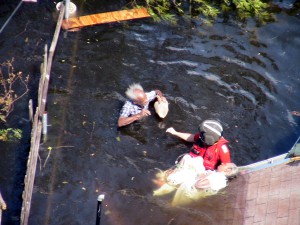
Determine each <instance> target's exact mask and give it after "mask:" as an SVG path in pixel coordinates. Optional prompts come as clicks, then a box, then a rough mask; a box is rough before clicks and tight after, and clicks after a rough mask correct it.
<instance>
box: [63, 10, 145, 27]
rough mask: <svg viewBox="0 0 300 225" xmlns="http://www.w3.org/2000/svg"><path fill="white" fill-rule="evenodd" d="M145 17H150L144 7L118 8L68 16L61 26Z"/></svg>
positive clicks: (78, 25)
mask: <svg viewBox="0 0 300 225" xmlns="http://www.w3.org/2000/svg"><path fill="white" fill-rule="evenodd" d="M147 17H150V14H149V13H148V11H147V9H146V8H138V9H128V10H120V11H114V12H106V13H98V14H92V15H87V16H80V17H73V18H69V19H68V20H63V22H62V28H63V29H65V30H68V29H74V28H80V27H85V26H92V25H96V24H104V23H112V22H119V21H124V20H132V19H140V18H147Z"/></svg>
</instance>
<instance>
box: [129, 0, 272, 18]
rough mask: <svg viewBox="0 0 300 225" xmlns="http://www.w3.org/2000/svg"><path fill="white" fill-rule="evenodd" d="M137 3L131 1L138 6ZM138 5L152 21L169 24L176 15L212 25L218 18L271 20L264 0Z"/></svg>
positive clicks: (163, 0) (150, 0) (157, 0)
mask: <svg viewBox="0 0 300 225" xmlns="http://www.w3.org/2000/svg"><path fill="white" fill-rule="evenodd" d="M137 2H138V1H136V0H134V1H132V3H133V4H136V5H138V3H137ZM139 4H141V5H144V4H146V7H147V8H148V11H149V13H150V15H151V16H152V17H153V19H154V20H156V21H161V20H165V21H168V22H171V23H176V21H177V20H176V15H178V14H179V15H182V16H184V17H186V16H189V17H191V18H199V19H201V20H202V21H203V22H205V23H212V22H213V21H215V19H216V18H217V17H218V16H223V18H228V16H233V17H235V18H237V19H239V20H245V19H247V18H250V17H252V18H255V19H256V21H257V22H259V23H264V22H266V21H270V20H273V15H272V13H271V12H270V11H269V8H270V5H269V3H267V2H266V1H264V0H188V1H184V0H146V1H145V2H144V1H139Z"/></svg>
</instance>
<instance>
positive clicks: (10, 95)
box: [0, 59, 29, 141]
mask: <svg viewBox="0 0 300 225" xmlns="http://www.w3.org/2000/svg"><path fill="white" fill-rule="evenodd" d="M13 61H14V59H12V60H10V61H7V62H4V63H2V64H0V125H1V126H4V125H5V124H6V122H7V118H8V116H9V115H10V114H11V112H12V111H13V110H14V104H15V103H16V102H17V101H18V100H20V99H21V98H22V97H23V96H25V94H26V93H27V92H28V91H29V89H28V82H29V76H27V77H25V78H23V74H22V72H17V73H15V71H14V68H13V64H12V63H13ZM21 137H22V131H21V130H19V129H14V128H6V129H0V140H1V141H9V140H15V139H20V138H21Z"/></svg>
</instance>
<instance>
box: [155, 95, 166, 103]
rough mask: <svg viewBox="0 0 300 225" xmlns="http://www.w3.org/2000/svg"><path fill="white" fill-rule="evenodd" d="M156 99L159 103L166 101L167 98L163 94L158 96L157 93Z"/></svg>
mask: <svg viewBox="0 0 300 225" xmlns="http://www.w3.org/2000/svg"><path fill="white" fill-rule="evenodd" d="M156 98H157V101H158V102H159V103H161V102H167V99H166V98H165V97H164V96H159V95H157V97H156Z"/></svg>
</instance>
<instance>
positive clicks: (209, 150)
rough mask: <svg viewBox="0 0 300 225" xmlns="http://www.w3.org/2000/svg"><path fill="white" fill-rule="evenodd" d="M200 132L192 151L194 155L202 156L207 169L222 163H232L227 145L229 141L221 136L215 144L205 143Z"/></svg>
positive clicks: (195, 138)
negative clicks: (200, 137)
mask: <svg viewBox="0 0 300 225" xmlns="http://www.w3.org/2000/svg"><path fill="white" fill-rule="evenodd" d="M199 136H200V133H198V134H195V136H194V141H195V143H194V145H193V148H192V150H191V151H190V153H189V154H190V155H191V156H192V157H197V156H202V158H203V164H204V167H205V169H207V170H215V169H217V167H218V165H220V164H222V163H230V162H231V159H230V151H229V148H228V146H227V143H228V141H227V140H226V139H225V138H223V137H221V138H220V139H219V141H218V142H216V143H215V144H213V145H205V144H204V143H203V142H202V141H201V139H200V140H199Z"/></svg>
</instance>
